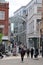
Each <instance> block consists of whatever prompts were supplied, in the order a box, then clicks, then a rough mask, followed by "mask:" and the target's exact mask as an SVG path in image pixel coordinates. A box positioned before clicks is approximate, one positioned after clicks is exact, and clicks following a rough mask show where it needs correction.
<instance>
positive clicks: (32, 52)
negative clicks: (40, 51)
mask: <svg viewBox="0 0 43 65" xmlns="http://www.w3.org/2000/svg"><path fill="white" fill-rule="evenodd" d="M33 54H34V49H33V48H31V58H33Z"/></svg>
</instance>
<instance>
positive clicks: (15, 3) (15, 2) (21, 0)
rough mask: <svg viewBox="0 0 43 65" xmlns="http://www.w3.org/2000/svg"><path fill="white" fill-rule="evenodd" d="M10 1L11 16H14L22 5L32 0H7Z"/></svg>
mask: <svg viewBox="0 0 43 65" xmlns="http://www.w3.org/2000/svg"><path fill="white" fill-rule="evenodd" d="M5 1H7V2H9V17H11V16H13V13H14V12H15V11H16V10H17V9H19V8H20V7H21V6H25V5H27V4H28V3H29V2H30V1H31V0H5Z"/></svg>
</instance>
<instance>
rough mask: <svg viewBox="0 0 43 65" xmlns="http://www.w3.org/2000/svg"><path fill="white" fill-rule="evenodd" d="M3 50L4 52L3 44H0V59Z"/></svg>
mask: <svg viewBox="0 0 43 65" xmlns="http://www.w3.org/2000/svg"><path fill="white" fill-rule="evenodd" d="M3 50H4V48H3V44H2V43H1V44H0V57H1V58H3V52H4V51H3Z"/></svg>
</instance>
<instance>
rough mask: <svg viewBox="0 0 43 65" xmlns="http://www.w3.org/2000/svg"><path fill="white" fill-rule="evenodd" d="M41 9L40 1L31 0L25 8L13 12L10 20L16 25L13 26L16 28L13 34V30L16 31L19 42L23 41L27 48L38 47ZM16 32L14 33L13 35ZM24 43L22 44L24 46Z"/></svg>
mask: <svg viewBox="0 0 43 65" xmlns="http://www.w3.org/2000/svg"><path fill="white" fill-rule="evenodd" d="M41 7H42V0H31V1H30V2H29V3H28V4H27V5H26V6H22V7H21V8H20V9H18V10H17V11H16V12H14V18H13V19H11V22H12V21H14V22H15V23H16V24H17V25H15V27H16V28H15V27H14V32H15V30H16V32H17V30H18V33H17V34H18V40H20V41H21V42H22V41H25V42H26V45H27V47H28V48H31V47H35V48H38V47H39V45H40V24H39V23H40V22H41V18H42V15H41V14H42V12H41V11H40V8H41ZM24 22H25V23H24ZM18 23H19V24H18ZM23 23H24V24H25V26H24V25H23ZM20 25H21V26H20ZM41 26H42V25H41ZM23 27H24V29H23ZM23 30H24V32H23ZM20 31H22V32H23V33H22V34H21V32H20ZM16 32H15V33H14V34H15V35H16ZM23 35H24V37H23ZM24 38H25V40H24ZM25 42H23V43H24V44H25Z"/></svg>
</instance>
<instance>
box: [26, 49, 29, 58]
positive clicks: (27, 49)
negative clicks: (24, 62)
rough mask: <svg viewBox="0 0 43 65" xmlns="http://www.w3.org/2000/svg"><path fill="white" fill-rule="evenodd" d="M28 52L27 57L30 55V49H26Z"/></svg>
mask: <svg viewBox="0 0 43 65" xmlns="http://www.w3.org/2000/svg"><path fill="white" fill-rule="evenodd" d="M26 52H27V57H29V49H27V51H26Z"/></svg>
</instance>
